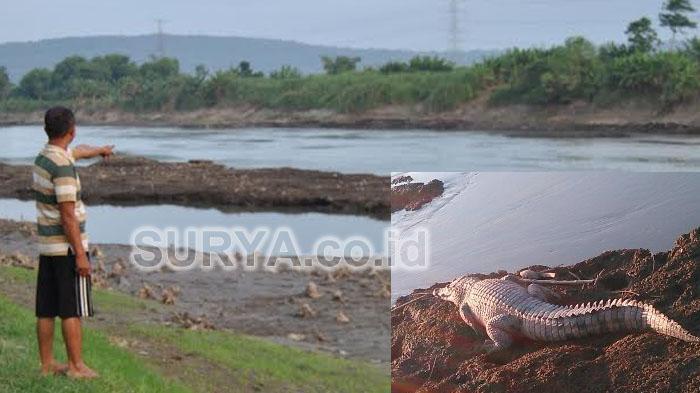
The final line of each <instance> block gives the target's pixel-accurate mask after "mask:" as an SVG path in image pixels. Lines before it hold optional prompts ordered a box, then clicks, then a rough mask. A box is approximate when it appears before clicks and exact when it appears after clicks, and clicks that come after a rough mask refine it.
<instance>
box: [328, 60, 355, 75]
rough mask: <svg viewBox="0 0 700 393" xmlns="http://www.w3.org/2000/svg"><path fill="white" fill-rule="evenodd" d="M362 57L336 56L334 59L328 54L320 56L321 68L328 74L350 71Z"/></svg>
mask: <svg viewBox="0 0 700 393" xmlns="http://www.w3.org/2000/svg"><path fill="white" fill-rule="evenodd" d="M361 60H362V59H361V58H359V57H348V56H338V57H336V58H335V59H334V58H332V57H329V56H322V57H321V61H322V62H323V69H324V70H326V73H327V74H328V75H338V74H342V73H344V72H352V71H355V70H356V69H357V64H358V63H359V62H360V61H361Z"/></svg>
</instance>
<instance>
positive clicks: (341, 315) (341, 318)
mask: <svg viewBox="0 0 700 393" xmlns="http://www.w3.org/2000/svg"><path fill="white" fill-rule="evenodd" d="M335 320H336V321H338V323H348V322H350V318H348V316H347V315H345V313H344V312H342V311H338V314H337V315H336V316H335Z"/></svg>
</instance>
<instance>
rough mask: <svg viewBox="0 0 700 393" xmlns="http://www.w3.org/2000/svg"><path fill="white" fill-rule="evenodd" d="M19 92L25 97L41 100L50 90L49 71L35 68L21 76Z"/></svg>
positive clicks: (46, 96)
mask: <svg viewBox="0 0 700 393" xmlns="http://www.w3.org/2000/svg"><path fill="white" fill-rule="evenodd" d="M19 90H20V94H22V95H23V96H25V97H27V98H32V99H35V100H43V99H45V98H48V96H49V94H50V92H51V71H49V70H47V69H45V68H35V69H33V70H31V71H29V72H28V73H27V74H25V75H24V77H22V80H21V81H20V82H19Z"/></svg>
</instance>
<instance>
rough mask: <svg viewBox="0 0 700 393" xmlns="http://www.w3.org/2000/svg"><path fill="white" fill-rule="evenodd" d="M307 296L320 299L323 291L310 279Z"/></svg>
mask: <svg viewBox="0 0 700 393" xmlns="http://www.w3.org/2000/svg"><path fill="white" fill-rule="evenodd" d="M306 296H308V297H310V298H311V299H318V298H320V297H321V296H322V295H321V292H319V290H318V286H317V285H316V283H314V282H313V281H309V283H308V284H307V285H306Z"/></svg>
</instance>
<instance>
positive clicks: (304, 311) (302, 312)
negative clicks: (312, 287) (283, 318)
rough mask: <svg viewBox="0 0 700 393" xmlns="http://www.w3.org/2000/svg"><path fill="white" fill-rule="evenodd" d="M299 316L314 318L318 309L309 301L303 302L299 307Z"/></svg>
mask: <svg viewBox="0 0 700 393" xmlns="http://www.w3.org/2000/svg"><path fill="white" fill-rule="evenodd" d="M297 316H299V317H301V318H313V317H315V316H316V311H314V309H313V308H311V306H310V305H309V304H308V303H303V304H302V305H301V306H300V307H299V314H297Z"/></svg>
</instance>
